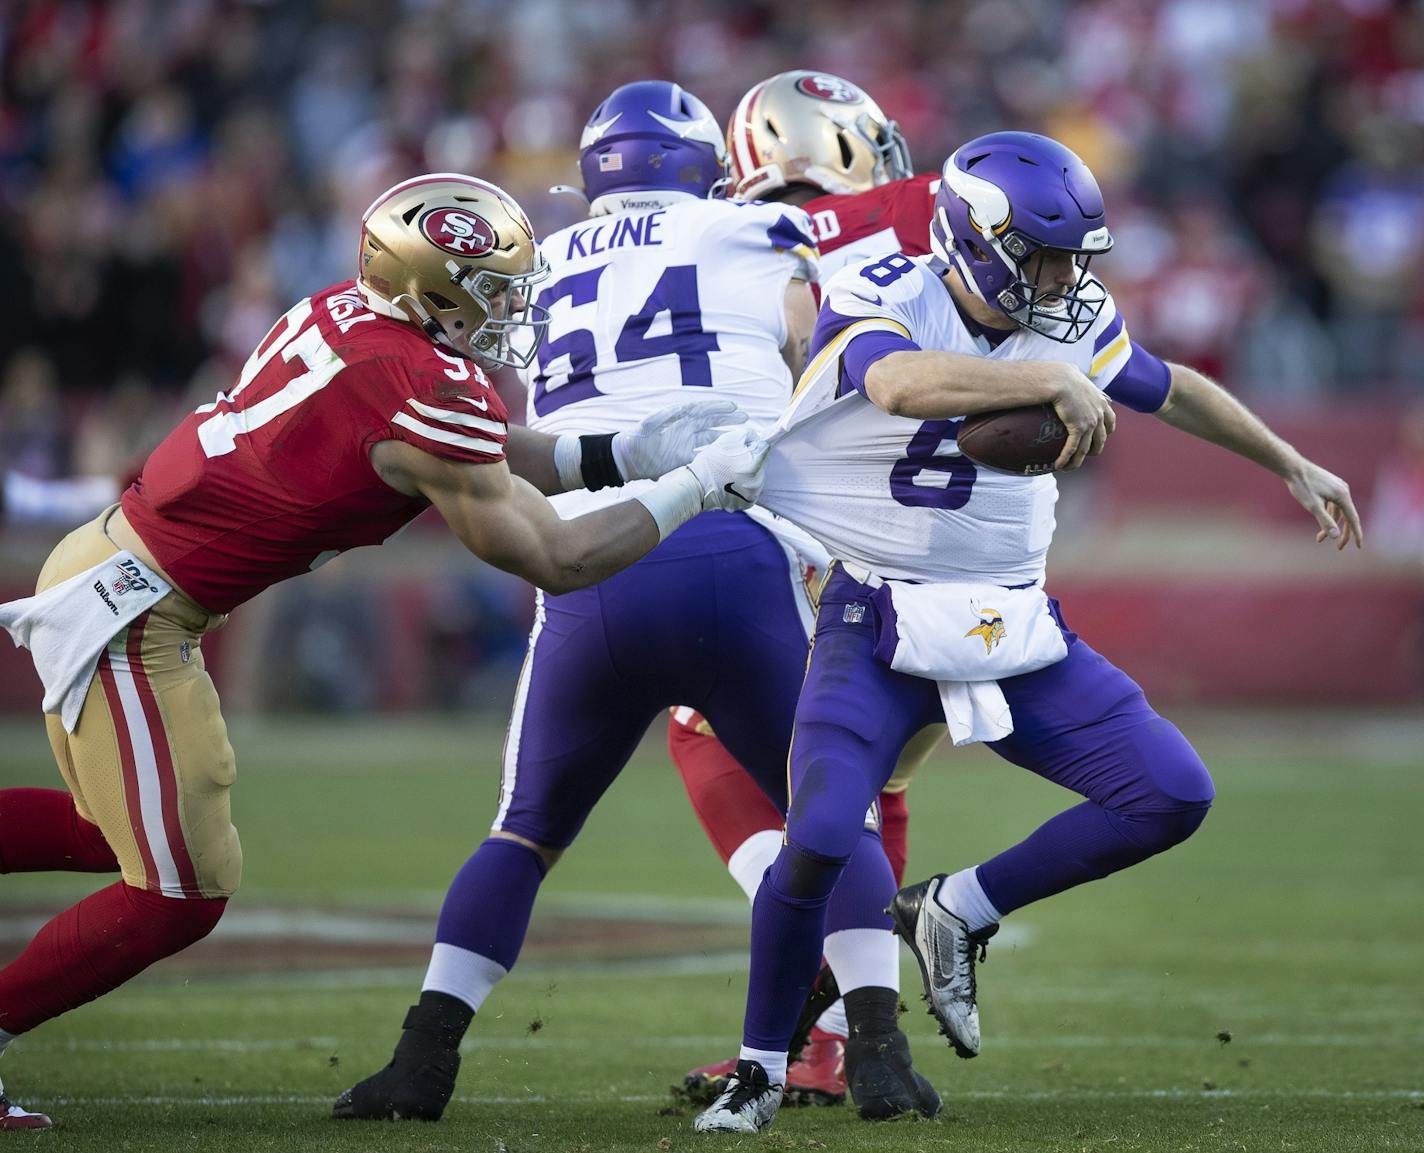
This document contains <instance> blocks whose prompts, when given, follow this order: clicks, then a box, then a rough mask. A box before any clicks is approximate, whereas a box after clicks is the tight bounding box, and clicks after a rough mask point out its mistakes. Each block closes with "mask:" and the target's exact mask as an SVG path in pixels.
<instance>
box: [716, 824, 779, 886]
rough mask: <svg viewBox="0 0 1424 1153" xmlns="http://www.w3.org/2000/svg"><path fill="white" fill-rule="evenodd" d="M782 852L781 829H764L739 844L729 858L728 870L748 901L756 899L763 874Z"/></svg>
mask: <svg viewBox="0 0 1424 1153" xmlns="http://www.w3.org/2000/svg"><path fill="white" fill-rule="evenodd" d="M779 852H781V830H780V829H763V830H762V831H761V832H759V833H753V834H752V835H751V836H750V837H748V838H747V839H746V840H745V841H743V842H742V843H741V844H740V845H738V846H737V848H736V850H735V851H734V852H733V853H732V855H731V856H730V857H729V858H728V859H727V872H729V873H731V874H732V880H734V881H736V882H737V884H739V885H740V886H741V887H742V892H744V893H745V894H746V895H747V900H748V901H755V900H756V895H757V889H759V888H760V887H761V878H762V874H763V873H765V872H766V870H767V869H768V868H769V867H770V866H771V862H772V861H774V860H776V855H777V853H779Z"/></svg>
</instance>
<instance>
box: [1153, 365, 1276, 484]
mask: <svg viewBox="0 0 1424 1153" xmlns="http://www.w3.org/2000/svg"><path fill="white" fill-rule="evenodd" d="M1168 367H1169V368H1170V369H1171V372H1172V387H1171V390H1170V391H1169V392H1168V394H1167V400H1166V402H1165V403H1164V404H1163V405H1162V407H1161V408H1160V409H1158V410H1157V416H1158V417H1159V418H1160V419H1161V420H1163V421H1165V422H1166V423H1167V424H1170V425H1171V426H1172V427H1173V428H1178V429H1181V430H1182V431H1183V432H1186V433H1190V434H1191V435H1192V436H1195V437H1200V438H1201V439H1202V440H1205V441H1209V442H1210V443H1212V444H1216V445H1220V446H1221V447H1222V448H1224V449H1227V450H1228V451H1230V452H1234V453H1236V454H1237V455H1238V456H1243V457H1245V458H1246V459H1247V460H1250V461H1254V462H1255V463H1256V464H1259V465H1260V466H1261V467H1262V468H1267V469H1270V471H1271V472H1273V473H1275V474H1276V475H1277V476H1282V477H1288V476H1290V475H1291V474H1292V473H1294V472H1296V471H1298V470H1299V469H1300V467H1301V464H1302V459H1301V455H1300V453H1298V452H1297V451H1296V450H1295V449H1294V448H1293V447H1292V446H1291V445H1290V444H1288V443H1287V442H1286V441H1284V440H1282V439H1281V438H1280V437H1279V436H1277V435H1276V434H1275V433H1273V432H1272V431H1271V430H1270V429H1269V428H1267V427H1266V424H1265V422H1264V421H1262V420H1261V418H1260V417H1258V416H1257V415H1256V414H1255V413H1253V412H1252V411H1251V410H1250V409H1248V408H1247V407H1246V406H1245V405H1244V404H1242V403H1241V402H1240V401H1239V400H1237V399H1236V398H1235V397H1234V396H1232V395H1231V394H1230V393H1229V392H1227V391H1226V390H1225V389H1224V388H1221V387H1220V386H1219V385H1217V384H1215V383H1213V382H1212V381H1210V380H1208V379H1207V378H1206V377H1205V376H1203V375H1202V374H1201V373H1199V372H1197V371H1196V370H1195V369H1193V368H1188V367H1186V366H1185V365H1181V364H1170V365H1168Z"/></svg>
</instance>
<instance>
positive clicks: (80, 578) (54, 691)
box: [0, 552, 169, 733]
mask: <svg viewBox="0 0 1424 1153" xmlns="http://www.w3.org/2000/svg"><path fill="white" fill-rule="evenodd" d="M168 593H169V585H168V582H167V581H165V580H164V579H163V578H162V577H160V576H159V575H158V574H157V573H155V572H154V571H153V570H152V569H151V568H149V567H148V566H147V565H146V564H144V563H143V562H142V561H141V560H139V559H138V557H136V556H134V554H133V553H131V552H120V553H115V554H114V555H113V556H111V557H109V558H108V559H107V560H105V561H102V562H101V563H99V564H97V565H95V566H94V567H93V568H91V569H89V570H88V571H87V572H82V573H79V574H78V575H77V576H72V577H70V578H69V579H68V580H66V581H62V582H60V583H59V584H57V585H55V586H54V587H53V588H50V589H46V590H45V591H44V592H42V593H39V594H38V595H36V596H32V597H25V598H24V599H23V600H17V601H10V602H8V603H6V604H0V626H2V627H4V629H5V630H6V631H7V632H8V633H9V634H10V637H11V639H13V640H14V642H15V644H16V646H18V647H20V648H27V649H29V650H30V653H31V655H33V657H34V659H35V670H36V671H37V672H38V673H39V674H40V680H42V681H43V682H44V687H45V695H44V704H43V706H42V707H43V709H44V711H45V712H47V713H58V714H59V716H60V719H61V720H62V721H63V722H64V728H65V731H66V732H70V733H72V732H73V731H74V726H75V725H77V724H78V723H79V711H80V709H81V708H83V707H84V697H85V696H86V695H87V694H88V692H89V682H90V681H91V680H93V678H94V669H95V668H96V667H97V666H98V663H99V655H100V654H101V653H102V652H103V651H104V648H105V647H106V646H107V645H108V643H109V642H110V641H111V640H113V639H114V637H115V636H117V635H118V634H119V632H120V631H122V630H123V629H124V627H125V626H127V625H128V624H129V623H130V622H131V621H133V620H134V618H136V617H137V616H138V615H139V614H140V613H142V612H144V611H146V610H147V609H150V608H152V607H153V606H154V605H156V604H157V603H158V602H159V601H161V600H162V599H163V598H164V597H166V596H167V595H168Z"/></svg>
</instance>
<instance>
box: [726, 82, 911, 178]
mask: <svg viewBox="0 0 1424 1153" xmlns="http://www.w3.org/2000/svg"><path fill="white" fill-rule="evenodd" d="M727 151H728V153H729V154H730V159H731V165H730V168H731V187H730V188H729V190H728V195H729V197H731V198H732V199H734V200H757V199H760V198H762V197H765V196H767V195H768V194H769V193H772V192H777V191H779V190H780V189H782V188H785V187H787V186H788V185H792V184H809V185H811V186H812V187H814V188H819V189H820V190H821V191H822V192H824V193H828V194H844V193H851V192H864V191H865V190H866V189H868V188H874V187H876V186H877V185H881V184H886V183H888V182H889V181H891V180H899V179H900V178H901V177H905V176H910V175H912V174H913V172H914V169H913V168H912V167H911V166H910V149H909V145H907V144H906V143H905V138H904V136H902V135H901V134H900V129H899V127H898V126H897V125H896V124H895V122H894V121H893V120H890V119H889V118H888V117H886V115H885V113H883V112H882V111H880V106H879V105H878V104H876V103H875V101H874V100H872V99H871V98H870V97H869V96H867V95H866V94H865V93H864V92H863V91H861V90H860V89H859V88H857V87H856V86H855V85H854V84H852V83H851V82H850V81H849V80H842V79H841V78H840V77H839V76H832V75H830V74H829V73H826V72H808V71H797V72H782V73H779V74H778V75H776V76H773V77H771V78H770V79H769V80H763V81H762V82H761V83H760V84H758V85H757V86H756V87H754V88H753V89H752V90H751V91H750V92H748V93H747V94H746V95H745V96H743V97H742V100H741V103H740V104H738V105H737V110H736V112H735V113H733V114H732V120H731V123H729V124H728V125H727Z"/></svg>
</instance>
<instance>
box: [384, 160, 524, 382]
mask: <svg viewBox="0 0 1424 1153" xmlns="http://www.w3.org/2000/svg"><path fill="white" fill-rule="evenodd" d="M358 260H359V266H358V273H357V283H358V284H359V285H360V288H361V291H362V294H363V295H364V296H365V298H366V300H367V302H368V303H369V304H370V305H371V307H372V308H373V309H374V310H375V311H377V312H380V313H382V314H384V315H386V316H393V317H395V318H396V319H398V320H408V321H410V322H411V323H414V324H418V325H419V326H420V327H421V329H422V330H423V331H424V332H425V334H426V335H427V336H429V337H430V339H431V340H433V341H435V342H436V343H437V344H440V345H443V346H444V347H446V348H449V349H451V350H453V351H455V352H458V353H460V354H461V355H462V356H477V357H480V358H481V359H484V360H487V361H490V362H491V363H493V364H508V365H514V366H517V367H523V366H524V365H527V364H528V363H529V362H530V361H532V360H533V359H534V354H535V351H536V350H537V348H538V345H539V341H540V339H542V337H543V334H544V330H545V328H547V326H548V323H549V322H548V316H547V315H546V314H545V313H544V311H543V310H542V309H536V308H535V307H534V306H533V305H532V304H531V303H530V297H531V295H532V294H531V292H530V288H531V287H532V286H533V285H534V284H536V283H538V282H539V281H540V280H543V279H544V277H546V276H547V275H548V265H547V263H546V262H545V260H544V258H543V256H542V255H541V254H540V252H539V248H538V245H537V244H535V242H534V231H533V229H532V228H531V227H530V225H529V218H528V217H527V216H525V215H524V210H523V209H522V208H520V207H519V205H518V204H517V203H516V202H515V200H514V198H513V197H512V196H510V195H509V193H507V192H505V191H504V190H503V189H501V188H498V187H496V186H495V185H493V184H490V183H488V182H486V181H483V180H477V179H475V178H474V177H473V176H462V175H460V174H459V173H454V172H436V173H431V174H429V175H426V176H417V177H414V178H412V179H410V180H405V181H402V182H401V183H400V184H397V185H396V186H395V187H393V188H389V189H387V190H386V191H385V192H383V193H381V195H380V196H378V197H377V198H376V200H375V202H374V203H373V204H372V205H371V207H370V208H368V209H366V214H365V215H364V216H363V217H362V218H361V251H360V255H359V257H358Z"/></svg>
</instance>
